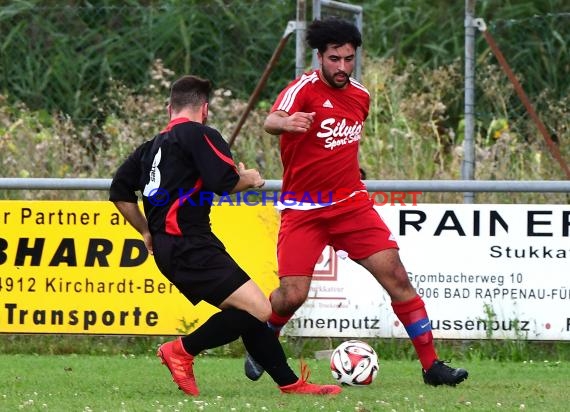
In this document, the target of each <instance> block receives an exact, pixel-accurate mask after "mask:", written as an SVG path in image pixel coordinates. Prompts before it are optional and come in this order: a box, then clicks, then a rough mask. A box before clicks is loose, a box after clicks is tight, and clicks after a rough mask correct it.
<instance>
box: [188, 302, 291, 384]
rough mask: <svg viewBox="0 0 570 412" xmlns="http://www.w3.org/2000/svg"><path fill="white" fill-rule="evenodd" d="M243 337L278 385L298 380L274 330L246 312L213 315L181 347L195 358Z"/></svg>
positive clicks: (232, 310)
mask: <svg viewBox="0 0 570 412" xmlns="http://www.w3.org/2000/svg"><path fill="white" fill-rule="evenodd" d="M240 336H241V337H242V340H243V343H244V345H245V347H246V349H247V351H248V352H249V353H250V354H251V356H253V358H254V359H255V360H256V361H257V362H259V364H260V365H261V366H263V369H265V370H266V371H267V373H268V374H269V376H271V378H273V380H274V381H275V383H277V385H279V386H285V385H290V384H292V383H295V382H296V381H297V380H298V378H297V375H295V372H293V370H292V369H291V368H290V367H289V365H288V364H287V358H286V357H285V353H284V352H283V348H282V347H281V344H280V343H279V340H278V339H277V337H276V336H275V335H274V334H273V332H272V331H271V329H269V328H268V327H267V325H266V324H265V323H263V322H261V321H260V320H258V319H257V318H256V317H254V316H252V315H250V314H249V313H248V312H245V311H243V310H238V309H224V310H222V311H220V312H218V313H216V314H214V315H213V316H212V317H210V319H208V320H207V321H206V323H204V324H203V325H202V326H200V327H199V328H198V329H196V330H195V331H194V332H192V333H191V334H189V335H188V336H184V337H183V338H182V345H183V346H184V350H186V352H188V353H189V354H190V355H193V356H195V355H197V354H199V353H200V352H202V351H203V350H205V349H211V348H217V347H218V346H222V345H225V344H227V343H230V342H233V341H234V340H236V339H237V338H238V337H240Z"/></svg>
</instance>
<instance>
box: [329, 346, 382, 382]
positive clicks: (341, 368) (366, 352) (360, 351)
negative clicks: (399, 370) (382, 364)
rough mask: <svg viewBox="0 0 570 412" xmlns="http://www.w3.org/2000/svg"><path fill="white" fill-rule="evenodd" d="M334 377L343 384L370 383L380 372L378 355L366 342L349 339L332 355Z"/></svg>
mask: <svg viewBox="0 0 570 412" xmlns="http://www.w3.org/2000/svg"><path fill="white" fill-rule="evenodd" d="M331 372H332V376H333V378H335V379H336V381H337V382H338V383H340V384H343V385H350V386H365V385H370V384H371V383H372V382H373V381H374V379H376V375H377V374H378V355H376V352H375V351H374V349H372V347H371V346H370V345H369V344H367V343H366V342H362V341H360V340H347V341H345V342H343V343H341V344H340V345H338V346H337V348H336V349H335V350H334V351H333V353H332V355H331Z"/></svg>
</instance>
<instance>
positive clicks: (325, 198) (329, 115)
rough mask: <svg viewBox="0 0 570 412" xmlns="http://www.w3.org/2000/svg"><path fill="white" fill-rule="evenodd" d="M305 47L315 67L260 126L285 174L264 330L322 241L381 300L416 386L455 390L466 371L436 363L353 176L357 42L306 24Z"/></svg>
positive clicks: (359, 112) (362, 114)
mask: <svg viewBox="0 0 570 412" xmlns="http://www.w3.org/2000/svg"><path fill="white" fill-rule="evenodd" d="M307 42H308V44H309V46H310V47H311V48H313V49H317V51H318V59H319V63H320V69H318V70H314V71H311V72H309V73H306V74H304V75H302V76H301V77H300V78H298V79H296V80H294V81H293V82H291V83H290V84H289V85H288V86H287V87H286V88H285V89H284V90H283V91H281V93H280V94H279V96H278V97H277V100H276V101H275V103H274V105H273V107H272V109H271V113H270V114H269V116H268V117H267V118H266V120H265V124H264V127H265V130H266V131H267V132H268V133H270V134H273V135H280V147H281V159H282V162H283V169H284V174H283V187H282V197H283V199H284V200H283V202H282V205H281V209H282V211H281V226H280V229H279V236H278V241H277V257H278V271H279V287H278V288H277V289H275V290H274V291H273V292H272V293H271V295H270V301H271V306H272V314H271V317H270V318H269V321H268V325H269V327H270V328H271V329H273V330H274V331H275V332H276V333H277V334H278V333H279V331H280V330H281V328H282V327H283V326H284V325H285V324H286V323H287V321H288V320H289V319H290V318H291V317H292V316H293V314H294V313H295V311H296V310H297V309H298V308H299V307H300V306H301V305H302V304H303V303H304V302H305V300H306V299H307V296H308V293H309V288H310V285H311V279H312V274H313V271H314V267H315V264H316V263H317V260H318V258H319V256H320V254H321V252H322V250H323V249H324V248H325V246H326V245H331V246H332V247H333V248H334V249H335V250H337V251H338V250H343V251H346V252H347V253H348V257H350V258H351V259H352V260H354V261H356V262H358V263H359V264H361V265H362V266H363V267H364V268H366V269H367V270H368V271H369V272H370V273H371V274H372V276H374V278H375V279H376V280H377V281H378V282H379V283H380V285H382V287H383V288H384V289H385V290H386V292H387V293H388V294H389V296H390V298H391V300H392V308H393V310H394V313H395V314H396V316H397V317H398V319H400V321H401V322H402V324H403V325H404V327H405V328H406V331H407V333H408V335H409V337H410V339H411V341H412V344H413V345H414V348H415V350H416V353H417V355H418V358H419V361H420V363H421V365H422V376H423V380H424V382H425V383H426V384H429V385H434V386H438V385H450V386H455V385H457V384H458V383H460V382H462V381H463V380H465V379H466V378H467V375H468V373H467V371H466V370H464V369H460V368H457V369H456V368H452V367H450V366H448V365H447V364H445V363H444V362H443V361H441V360H439V358H438V356H437V354H436V351H435V348H434V344H433V335H432V332H431V324H430V321H429V318H428V315H427V312H426V309H425V305H424V302H423V300H422V298H421V297H420V296H419V295H418V294H417V293H416V291H415V289H414V287H413V286H412V284H411V283H410V281H409V279H408V274H407V272H406V269H405V268H404V266H403V264H402V262H401V261H400V257H399V253H398V244H397V243H396V241H395V239H394V237H393V236H392V234H391V232H390V230H389V229H388V227H387V226H386V225H385V223H384V222H383V220H382V218H381V217H380V216H379V215H378V213H377V212H376V211H375V209H374V208H373V206H374V204H373V201H372V200H371V199H370V198H369V196H368V194H367V191H366V187H365V186H364V183H363V182H362V181H361V180H360V168H359V163H358V150H359V141H360V139H361V138H362V133H363V130H364V122H365V120H366V118H367V116H368V110H369V105H370V95H369V93H368V91H367V89H366V88H365V87H364V86H363V85H362V84H360V83H359V82H358V81H356V80H355V79H353V78H351V77H350V76H351V74H352V71H353V68H354V62H355V57H356V50H357V48H358V47H360V46H361V44H362V39H361V35H360V32H359V30H358V28H357V27H356V26H354V25H353V24H352V23H349V22H347V21H345V20H341V19H336V18H331V19H327V20H323V21H320V20H315V21H314V22H312V23H311V24H310V25H309V27H308V28H307ZM287 199H295V202H292V201H287ZM300 200H302V201H300ZM245 371H246V375H247V376H248V377H249V378H250V379H253V380H255V379H258V378H259V376H261V373H263V368H261V367H259V365H257V364H256V362H255V359H254V358H252V356H250V355H248V357H247V358H246V363H245Z"/></svg>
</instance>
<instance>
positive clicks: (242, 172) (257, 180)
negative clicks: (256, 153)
mask: <svg viewBox="0 0 570 412" xmlns="http://www.w3.org/2000/svg"><path fill="white" fill-rule="evenodd" d="M238 173H239V180H238V182H237V184H236V185H235V186H234V188H233V189H232V191H231V193H237V192H241V191H244V190H246V189H251V188H260V187H262V186H263V185H264V184H265V180H263V178H262V177H261V175H260V174H259V172H258V171H257V170H256V169H246V168H245V165H244V164H243V163H241V162H240V163H239V164H238Z"/></svg>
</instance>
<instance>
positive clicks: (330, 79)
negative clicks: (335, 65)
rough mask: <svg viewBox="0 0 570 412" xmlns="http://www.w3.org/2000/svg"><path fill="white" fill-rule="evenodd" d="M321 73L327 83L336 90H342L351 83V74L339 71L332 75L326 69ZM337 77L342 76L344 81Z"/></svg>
mask: <svg viewBox="0 0 570 412" xmlns="http://www.w3.org/2000/svg"><path fill="white" fill-rule="evenodd" d="M321 71H322V73H323V77H324V78H325V80H326V81H327V83H328V84H329V85H330V86H331V87H334V88H335V89H342V88H343V87H344V86H346V85H347V83H348V82H349V81H350V74H349V73H345V72H343V71H337V72H335V73H334V74H332V73H331V72H329V71H327V70H325V69H324V68H323V69H322V70H321ZM337 76H342V79H341V78H340V77H337Z"/></svg>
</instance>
